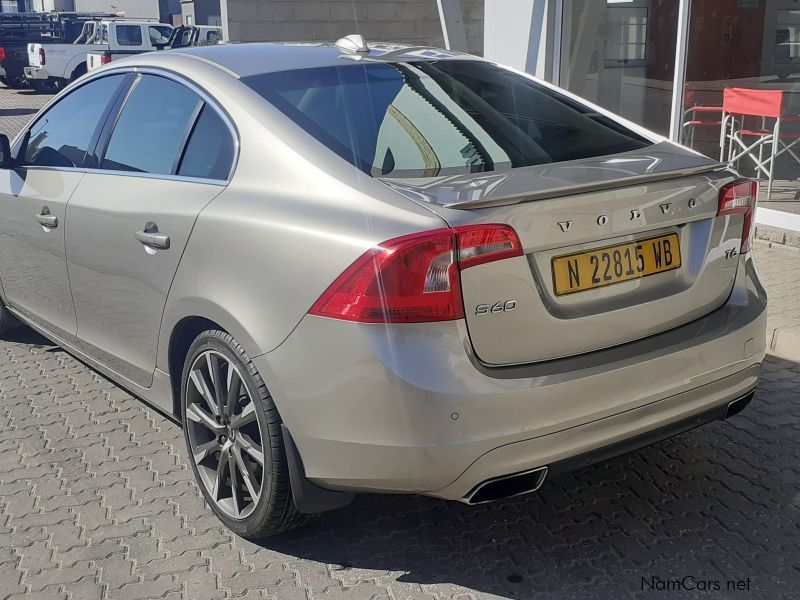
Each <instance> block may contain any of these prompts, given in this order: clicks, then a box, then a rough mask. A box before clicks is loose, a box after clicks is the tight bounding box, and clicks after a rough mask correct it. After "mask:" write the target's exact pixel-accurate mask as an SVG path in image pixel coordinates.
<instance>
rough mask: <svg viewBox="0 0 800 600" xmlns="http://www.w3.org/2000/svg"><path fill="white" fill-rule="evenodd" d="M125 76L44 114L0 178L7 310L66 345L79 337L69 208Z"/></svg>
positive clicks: (96, 84)
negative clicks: (67, 238)
mask: <svg viewBox="0 0 800 600" xmlns="http://www.w3.org/2000/svg"><path fill="white" fill-rule="evenodd" d="M123 79H124V76H123V75H110V76H107V77H102V78H100V79H96V80H94V81H91V82H89V83H87V84H85V85H83V86H81V87H79V88H77V89H75V90H74V91H72V92H70V93H69V94H68V95H66V96H65V97H63V98H61V99H59V100H58V102H57V103H56V104H54V105H53V106H52V107H51V108H49V109H48V110H47V111H45V112H44V113H43V114H42V115H41V116H40V117H39V118H38V119H37V120H36V121H35V122H34V123H33V125H31V126H30V128H29V129H28V130H27V131H26V132H25V134H24V135H23V136H22V137H21V138H20V141H19V142H18V143H17V147H16V148H15V150H16V152H17V153H18V154H17V156H18V160H19V163H20V164H19V166H18V167H17V168H15V169H12V170H2V171H0V281H2V286H3V293H4V296H5V300H6V302H7V303H8V304H9V306H11V307H13V308H15V309H17V310H19V311H20V312H21V313H23V314H25V315H26V316H27V317H28V318H30V319H31V320H32V321H34V322H35V323H37V324H39V325H41V326H42V327H44V328H46V329H48V330H49V331H51V332H53V333H55V334H56V335H58V336H60V337H61V338H62V339H64V340H66V341H71V340H73V339H74V336H75V332H76V320H75V309H74V307H73V304H72V296H71V294H70V289H69V280H68V277H67V264H66V257H65V246H64V233H65V230H66V224H67V203H68V201H69V199H70V197H71V196H72V194H73V192H74V191H75V189H76V187H77V186H78V184H79V183H80V181H81V179H82V178H83V175H84V167H85V164H86V154H87V150H88V149H90V148H91V147H92V145H93V144H94V140H96V138H97V135H98V134H99V131H100V128H101V127H102V124H103V122H104V120H105V118H106V115H107V109H108V108H109V106H110V105H111V103H112V102H113V100H114V98H115V96H116V95H117V93H118V92H119V91H120V89H121V86H122V82H123Z"/></svg>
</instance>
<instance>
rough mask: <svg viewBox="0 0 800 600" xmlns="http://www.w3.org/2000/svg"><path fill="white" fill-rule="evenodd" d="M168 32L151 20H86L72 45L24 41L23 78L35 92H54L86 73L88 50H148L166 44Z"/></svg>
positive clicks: (107, 52)
mask: <svg viewBox="0 0 800 600" xmlns="http://www.w3.org/2000/svg"><path fill="white" fill-rule="evenodd" d="M171 33H172V26H171V25H166V24H164V23H159V22H158V21H156V20H155V19H152V20H148V19H102V20H99V21H87V22H86V23H84V25H83V31H82V32H81V35H80V36H79V37H78V39H77V40H75V42H74V43H72V44H38V43H36V44H28V64H29V66H27V67H25V79H26V80H27V81H28V83H29V84H30V86H31V87H32V88H33V89H35V90H37V91H39V92H46V93H52V92H56V91H58V90H59V89H61V88H62V87H64V86H65V85H66V84H67V83H69V82H70V81H73V80H75V79H77V78H78V77H80V76H81V75H83V74H84V73H86V71H87V66H86V59H87V55H88V54H89V53H90V52H93V53H94V52H96V53H101V54H104V55H108V56H110V55H112V54H113V55H119V56H120V57H121V56H123V55H126V54H138V53H141V52H148V51H150V50H155V49H157V48H160V47H163V46H164V45H166V43H167V42H168V40H169V37H170V34H171Z"/></svg>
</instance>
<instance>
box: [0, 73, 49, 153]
mask: <svg viewBox="0 0 800 600" xmlns="http://www.w3.org/2000/svg"><path fill="white" fill-rule="evenodd" d="M51 98H52V96H50V95H48V94H37V93H36V92H34V91H33V90H12V89H9V88H7V87H4V86H3V85H2V84H0V133H5V134H6V135H7V136H8V137H9V138H11V139H14V136H15V135H17V133H19V131H20V130H21V129H22V128H23V127H25V125H26V124H27V123H28V121H30V120H31V119H32V118H33V116H34V115H35V114H36V112H37V111H38V110H39V109H40V108H41V107H42V106H44V105H45V104H47V103H48V102H49V101H50V99H51Z"/></svg>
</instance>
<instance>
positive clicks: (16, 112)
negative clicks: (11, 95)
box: [0, 108, 39, 117]
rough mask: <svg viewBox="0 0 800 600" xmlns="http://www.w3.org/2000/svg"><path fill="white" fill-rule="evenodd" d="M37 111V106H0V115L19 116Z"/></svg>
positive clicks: (33, 113)
mask: <svg viewBox="0 0 800 600" xmlns="http://www.w3.org/2000/svg"><path fill="white" fill-rule="evenodd" d="M37 112H39V109H37V108H0V117H21V116H25V115H35V114H36V113H37Z"/></svg>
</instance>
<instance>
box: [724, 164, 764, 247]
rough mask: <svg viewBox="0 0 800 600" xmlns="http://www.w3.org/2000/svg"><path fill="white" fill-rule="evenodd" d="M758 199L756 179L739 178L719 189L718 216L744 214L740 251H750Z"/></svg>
mask: <svg viewBox="0 0 800 600" xmlns="http://www.w3.org/2000/svg"><path fill="white" fill-rule="evenodd" d="M757 201H758V182H757V181H755V180H754V179H737V180H736V181H732V182H731V183H728V184H726V185H724V186H722V189H721V190H720V191H719V209H718V210H717V216H718V217H722V216H725V215H737V214H741V215H744V224H743V225H742V245H741V247H740V252H748V251H749V250H750V244H751V242H752V239H753V216H754V215H755V212H756V203H757Z"/></svg>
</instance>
